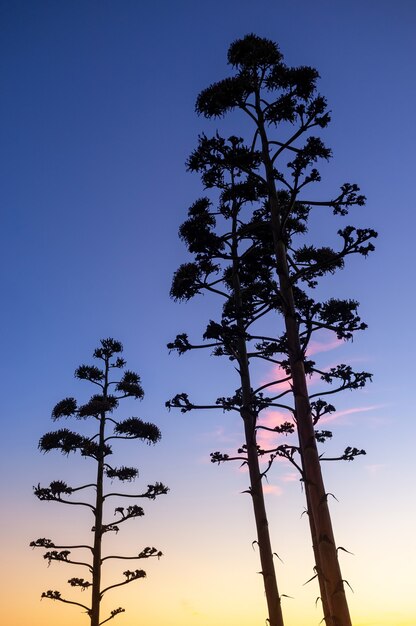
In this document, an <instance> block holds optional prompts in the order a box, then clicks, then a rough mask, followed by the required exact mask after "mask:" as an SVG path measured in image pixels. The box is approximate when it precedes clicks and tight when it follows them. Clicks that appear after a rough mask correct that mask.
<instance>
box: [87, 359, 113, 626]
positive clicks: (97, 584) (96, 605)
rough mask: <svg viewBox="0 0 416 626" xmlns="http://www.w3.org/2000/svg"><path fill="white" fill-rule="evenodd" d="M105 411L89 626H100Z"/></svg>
mask: <svg viewBox="0 0 416 626" xmlns="http://www.w3.org/2000/svg"><path fill="white" fill-rule="evenodd" d="M108 372H109V358H108V359H106V361H105V373H104V376H105V379H104V387H103V397H104V398H106V397H107V393H108ZM105 415H106V414H105V411H103V412H102V413H101V417H100V432H99V438H98V446H99V450H98V466H97V494H96V500H95V516H94V517H95V530H94V551H93V565H92V598H91V626H99V624H100V604H101V565H102V562H101V547H102V538H103V503H104V499H103V482H104V445H105Z"/></svg>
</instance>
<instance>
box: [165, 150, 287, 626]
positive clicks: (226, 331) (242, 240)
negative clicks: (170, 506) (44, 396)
mask: <svg viewBox="0 0 416 626" xmlns="http://www.w3.org/2000/svg"><path fill="white" fill-rule="evenodd" d="M231 151H232V147H231ZM193 158H195V155H193V156H192V157H191V160H192V159H193ZM227 167H228V166H227ZM228 173H229V175H230V178H231V181H230V182H227V181H223V183H222V182H221V181H218V183H217V184H218V186H219V187H220V189H221V199H220V202H219V203H218V209H217V210H216V211H214V210H213V209H212V206H211V203H210V202H209V200H208V199H207V198H202V199H200V200H198V201H197V202H195V204H194V205H193V206H192V207H191V208H190V210H189V219H188V220H187V221H186V222H185V223H184V224H183V225H182V226H181V229H180V236H181V237H182V239H184V240H185V242H186V244H187V247H188V249H189V251H190V252H192V253H194V256H195V262H194V263H186V264H184V265H182V266H181V267H180V268H179V269H178V271H177V272H176V274H175V276H174V279H173V284H172V289H171V295H172V297H173V298H174V299H176V300H187V299H189V298H191V297H192V296H193V295H195V294H196V293H200V292H203V291H207V292H214V293H215V294H217V295H220V296H221V297H222V299H223V313H222V317H221V320H220V322H219V323H218V322H214V321H210V322H209V324H208V326H207V329H206V332H205V334H204V339H206V340H208V343H206V344H204V345H192V344H191V343H190V342H189V340H188V336H187V335H186V334H182V335H178V336H177V337H176V339H175V341H174V342H172V343H170V344H168V347H169V349H171V350H177V351H178V352H179V354H183V353H184V352H187V351H188V350H192V349H197V348H203V347H205V348H211V349H212V348H213V349H214V354H215V355H217V356H226V357H228V358H229V359H230V360H231V361H233V362H234V364H235V363H236V365H237V367H236V369H237V372H238V374H239V379H240V387H239V388H238V389H237V390H236V391H235V394H234V395H233V396H232V397H229V398H218V399H217V400H216V402H215V404H213V405H204V406H201V405H195V404H193V403H192V402H191V401H190V400H189V397H188V396H187V394H184V393H182V394H178V395H176V396H175V397H174V398H173V399H172V400H170V401H169V402H167V406H168V407H169V408H171V407H179V408H181V410H182V411H183V412H186V411H190V410H193V409H218V408H222V409H223V410H224V411H232V410H233V411H238V412H239V413H240V415H241V418H242V420H243V425H244V444H243V448H242V450H241V452H243V451H244V457H239V458H242V461H243V464H247V467H248V470H249V478H250V487H249V490H248V493H249V494H250V495H251V498H252V503H253V510H254V517H255V523H256V530H257V540H256V543H257V545H258V548H259V553H260V561H261V574H262V576H263V582H264V588H265V594H266V601H267V606H268V614H269V617H268V619H269V622H270V626H283V616H282V609H281V601H280V596H279V592H278V587H277V581H276V573H275V567H274V561H273V550H272V546H271V540H270V535H269V527H268V521H267V513H266V507H265V502H264V494H263V486H262V478H263V476H264V474H265V473H264V472H262V471H261V469H260V464H259V446H258V443H257V429H256V427H257V421H258V415H259V413H260V411H261V409H262V408H264V406H266V405H267V403H266V404H265V403H264V401H263V399H262V394H261V393H259V392H258V390H256V391H254V390H253V388H252V384H251V373H250V361H249V358H250V356H251V357H252V356H253V355H252V354H250V355H249V352H248V341H249V339H250V337H249V335H248V332H249V329H251V327H252V326H253V325H254V324H256V322H257V321H258V320H259V319H261V318H262V317H263V315H265V313H267V311H269V310H270V309H271V308H273V306H274V305H273V302H272V288H273V286H272V280H271V267H270V254H269V255H268V259H269V263H267V259H266V257H267V251H266V252H265V251H264V249H263V246H262V245H261V243H259V242H257V244H258V245H257V244H256V243H255V242H254V241H253V240H252V235H251V225H247V224H244V225H243V222H242V220H243V214H244V209H245V206H246V204H247V203H246V201H245V200H244V199H243V198H240V194H239V186H238V183H237V181H238V179H239V177H240V176H241V174H242V173H241V170H240V169H239V168H238V167H237V166H234V164H233V163H232V159H231V162H230V164H229V168H228ZM218 216H220V217H221V218H222V219H221V221H222V222H223V223H224V226H225V228H223V229H221V232H220V234H218V231H219V230H220V229H219V228H216V221H217V217H218ZM248 242H251V243H252V245H251V248H250V249H247V244H248ZM218 455H219V453H213V454H212V455H211V460H212V461H213V462H216V461H219V460H225V457H224V456H222V458H221V459H219V456H218Z"/></svg>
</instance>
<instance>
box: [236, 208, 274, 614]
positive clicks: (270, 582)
mask: <svg viewBox="0 0 416 626" xmlns="http://www.w3.org/2000/svg"><path fill="white" fill-rule="evenodd" d="M235 227H236V223H235V220H234V227H233V230H234V233H235ZM233 248H234V250H233V256H234V261H233V288H234V300H235V305H236V310H237V328H238V332H239V337H238V361H239V368H240V379H241V391H242V400H243V405H242V409H241V417H242V418H243V421H244V434H245V441H246V446H247V458H248V469H249V476H250V494H251V498H252V502H253V510H254V518H255V523H256V530H257V543H258V547H259V553H260V562H261V573H262V576H263V583H264V590H265V594H266V601H267V608H268V613H269V625H270V626H284V623H283V614H282V607H281V602H280V595H279V591H278V587H277V580H276V572H275V568H274V560H273V550H272V546H271V541H270V533H269V524H268V521H267V513H266V505H265V502H264V493H263V485H262V475H261V472H260V466H259V457H258V452H257V439H256V428H255V427H256V415H255V414H254V413H253V411H252V409H251V404H252V397H251V392H252V390H251V382H250V370H249V362H248V357H247V346H246V341H245V339H244V325H243V322H242V319H241V317H240V316H239V312H240V311H241V310H242V301H241V287H240V280H239V275H238V260H237V243H236V239H235V240H234V246H233Z"/></svg>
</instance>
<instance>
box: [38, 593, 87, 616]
mask: <svg viewBox="0 0 416 626" xmlns="http://www.w3.org/2000/svg"><path fill="white" fill-rule="evenodd" d="M41 598H48V599H49V600H59V602H65V604H74V605H75V606H80V607H81V608H82V609H85V610H86V612H87V613H88V615H91V609H90V608H88V607H87V606H85V604H81V603H80V602H73V601H72V600H65V598H62V597H61V594H60V593H59V591H52V590H51V589H48V591H44V592H43V593H42V595H41Z"/></svg>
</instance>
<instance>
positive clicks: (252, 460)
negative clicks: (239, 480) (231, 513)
mask: <svg viewBox="0 0 416 626" xmlns="http://www.w3.org/2000/svg"><path fill="white" fill-rule="evenodd" d="M242 417H243V420H244V432H245V438H246V445H247V456H248V467H249V474H250V494H251V497H252V502H253V510H254V518H255V522H256V530H257V542H258V546H259V553H260V562H261V573H262V576H263V582H264V590H265V593H266V600H267V608H268V612H269V623H270V626H283V614H282V607H281V602H280V596H279V591H278V588H277V581H276V572H275V568H274V560H273V551H272V546H271V541H270V534H269V524H268V521H267V513H266V506H265V502H264V494H263V486H262V479H261V472H260V468H259V460H258V454H257V446H256V436H255V429H254V418H253V416H252V415H250V414H249V412H246V411H242Z"/></svg>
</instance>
